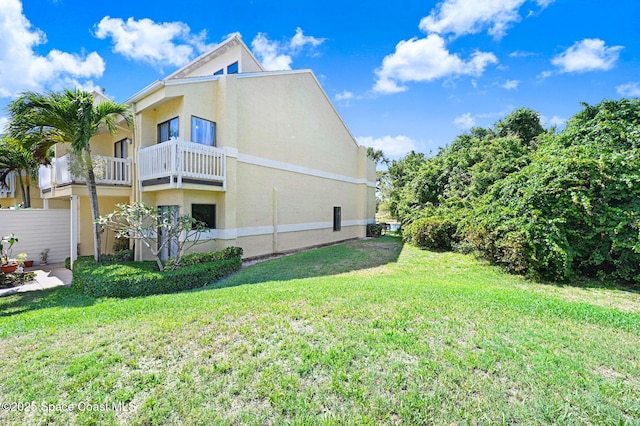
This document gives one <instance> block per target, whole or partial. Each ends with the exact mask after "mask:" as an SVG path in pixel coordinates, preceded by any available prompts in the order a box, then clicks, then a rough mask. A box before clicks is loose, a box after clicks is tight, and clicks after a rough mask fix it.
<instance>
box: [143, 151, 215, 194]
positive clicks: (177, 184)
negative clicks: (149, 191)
mask: <svg viewBox="0 0 640 426" xmlns="http://www.w3.org/2000/svg"><path fill="white" fill-rule="evenodd" d="M226 161H227V157H226V154H225V151H224V150H222V149H220V148H215V147H212V146H207V145H201V144H198V143H194V142H187V141H184V140H181V139H171V140H168V141H166V142H162V143H159V144H157V145H153V146H149V147H140V151H138V162H137V164H138V180H139V181H140V184H141V187H146V186H149V185H156V184H167V183H168V184H169V187H170V188H182V185H183V183H197V184H205V185H216V186H221V187H223V189H224V188H225V176H226Z"/></svg>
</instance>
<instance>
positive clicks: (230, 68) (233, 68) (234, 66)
mask: <svg viewBox="0 0 640 426" xmlns="http://www.w3.org/2000/svg"><path fill="white" fill-rule="evenodd" d="M227 74H238V62H237V61H236V62H234V63H232V64H231V65H229V66H228V67H227Z"/></svg>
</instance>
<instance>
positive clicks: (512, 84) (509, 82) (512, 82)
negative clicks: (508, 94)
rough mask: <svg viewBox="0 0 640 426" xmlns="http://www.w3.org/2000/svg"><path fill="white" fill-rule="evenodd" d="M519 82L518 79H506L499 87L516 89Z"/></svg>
mask: <svg viewBox="0 0 640 426" xmlns="http://www.w3.org/2000/svg"><path fill="white" fill-rule="evenodd" d="M519 84H520V80H507V81H505V82H504V84H502V85H501V86H500V87H502V88H503V89H507V90H512V89H517V88H518V85H519Z"/></svg>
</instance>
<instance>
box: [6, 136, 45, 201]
mask: <svg viewBox="0 0 640 426" xmlns="http://www.w3.org/2000/svg"><path fill="white" fill-rule="evenodd" d="M38 166H39V163H38V161H37V160H36V159H35V158H34V156H33V153H32V152H31V150H30V149H29V146H25V145H23V144H21V143H20V141H18V140H17V139H13V138H10V137H5V138H3V139H0V188H8V187H9V185H8V183H7V178H8V177H9V175H10V174H11V173H13V172H15V174H16V177H17V179H18V185H19V187H20V192H21V194H22V204H23V207H25V208H29V207H31V180H32V179H36V178H37V175H38ZM22 172H26V173H25V175H24V179H23V176H22Z"/></svg>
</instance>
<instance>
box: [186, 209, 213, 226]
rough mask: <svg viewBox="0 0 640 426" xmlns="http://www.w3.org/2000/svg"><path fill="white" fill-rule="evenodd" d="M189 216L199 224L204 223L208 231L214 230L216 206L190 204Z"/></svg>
mask: <svg viewBox="0 0 640 426" xmlns="http://www.w3.org/2000/svg"><path fill="white" fill-rule="evenodd" d="M191 216H192V217H193V218H194V219H195V220H198V221H200V222H204V223H205V224H206V226H207V228H209V229H216V205H215V204H191Z"/></svg>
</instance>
